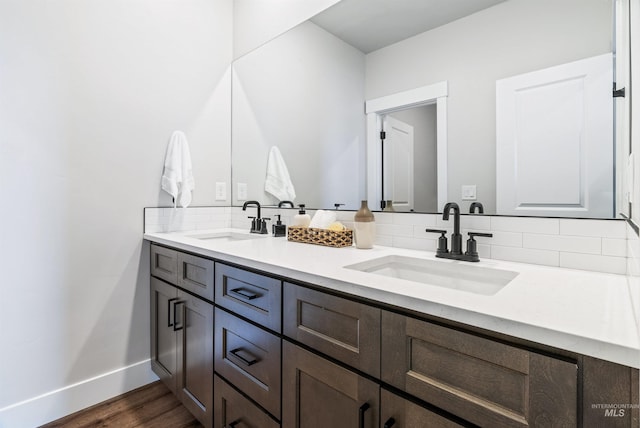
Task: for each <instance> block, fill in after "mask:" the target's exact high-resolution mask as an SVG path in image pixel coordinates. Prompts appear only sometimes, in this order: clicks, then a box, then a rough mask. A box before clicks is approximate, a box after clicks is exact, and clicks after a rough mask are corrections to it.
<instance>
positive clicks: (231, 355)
mask: <svg viewBox="0 0 640 428" xmlns="http://www.w3.org/2000/svg"><path fill="white" fill-rule="evenodd" d="M214 337H215V345H214V355H215V357H214V358H215V370H216V372H217V373H219V374H220V375H221V376H223V377H224V378H225V379H227V380H228V381H229V382H231V383H232V384H233V385H235V386H236V387H237V388H238V389H240V390H241V391H242V392H244V393H245V394H247V395H248V396H249V397H251V398H252V399H253V400H255V401H256V402H257V403H258V404H260V405H261V406H262V407H264V408H265V409H266V410H267V411H269V412H270V413H271V414H272V415H274V416H276V417H278V418H279V417H280V356H281V349H280V347H281V339H280V338H278V337H276V336H275V335H273V334H271V333H269V332H267V331H266V330H262V329H261V328H259V327H256V326H254V325H253V324H250V323H248V322H246V321H243V320H241V319H240V318H237V317H235V316H233V315H231V314H229V313H227V312H225V311H223V310H221V309H218V310H216V314H215V334H214Z"/></svg>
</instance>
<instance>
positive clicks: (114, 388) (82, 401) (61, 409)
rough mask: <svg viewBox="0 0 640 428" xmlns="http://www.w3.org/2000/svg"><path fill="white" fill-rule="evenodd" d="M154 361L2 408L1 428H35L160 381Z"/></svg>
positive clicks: (124, 368) (0, 414)
mask: <svg viewBox="0 0 640 428" xmlns="http://www.w3.org/2000/svg"><path fill="white" fill-rule="evenodd" d="M157 379H158V377H157V376H156V375H155V374H154V373H153V372H152V371H151V363H150V360H148V359H147V360H144V361H140V362H138V363H135V364H132V365H130V366H127V367H122V368H119V369H116V370H113V371H111V372H109V373H104V374H101V375H99V376H96V377H93V378H91V379H86V380H83V381H81V382H78V383H75V384H73V385H68V386H65V387H63V388H60V389H57V390H55V391H51V392H47V393H46V394H42V395H40V396H37V397H34V398H30V399H28V400H24V401H21V402H19V403H15V404H12V405H10V406H7V407H5V408H3V409H0V428H31V427H37V426H40V425H43V424H46V423H47V422H51V421H54V420H56V419H60V418H61V417H63V416H66V415H69V414H71V413H74V412H77V411H78V410H81V409H84V408H86V407H89V406H93V405H94V404H98V403H100V402H102V401H104V400H108V399H109V398H112V397H115V396H118V395H120V394H124V393H125V392H128V391H131V390H132V389H135V388H139V387H141V386H144V385H146V384H148V383H151V382H153V381H155V380H157Z"/></svg>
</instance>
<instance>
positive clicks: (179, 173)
mask: <svg viewBox="0 0 640 428" xmlns="http://www.w3.org/2000/svg"><path fill="white" fill-rule="evenodd" d="M194 188H195V182H194V180H193V169H192V167H191V154H190V153H189V143H188V142H187V137H186V136H185V135H184V133H183V132H181V131H174V132H173V134H172V135H171V140H170V141H169V146H168V147H167V153H166V155H165V158H164V171H163V173H162V190H164V191H165V192H167V193H168V194H170V195H171V196H173V207H174V208H175V207H176V204H177V203H180V206H181V207H183V208H186V207H188V206H189V204H190V203H191V192H192V191H193V189H194Z"/></svg>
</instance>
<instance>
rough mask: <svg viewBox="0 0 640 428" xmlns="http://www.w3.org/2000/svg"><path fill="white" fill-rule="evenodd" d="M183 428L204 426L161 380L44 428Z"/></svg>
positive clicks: (43, 427) (51, 423)
mask: <svg viewBox="0 0 640 428" xmlns="http://www.w3.org/2000/svg"><path fill="white" fill-rule="evenodd" d="M53 427H64V428H81V427H113V428H116V427H117V428H134V427H150V428H151V427H153V428H165V427H166V428H180V427H194V428H195V427H202V425H201V424H200V423H199V422H198V421H197V420H196V419H195V418H194V417H193V416H192V415H191V414H190V413H189V412H188V411H187V409H186V408H185V407H184V406H183V405H182V404H180V402H179V401H178V399H177V398H176V397H175V396H174V395H173V394H172V393H171V391H169V389H168V388H167V387H166V386H164V384H163V383H162V382H160V381H157V382H154V383H151V384H149V385H146V386H143V387H142V388H138V389H135V390H133V391H130V392H127V393H126V394H123V395H120V396H118V397H115V398H112V399H110V400H107V401H104V402H102V403H99V404H96V405H95V406H92V407H89V408H86V409H84V410H81V411H79V412H76V413H73V414H71V415H69V416H66V417H64V418H62V419H58V420H57V421H54V422H50V423H48V424H46V425H43V426H42V427H41V428H53Z"/></svg>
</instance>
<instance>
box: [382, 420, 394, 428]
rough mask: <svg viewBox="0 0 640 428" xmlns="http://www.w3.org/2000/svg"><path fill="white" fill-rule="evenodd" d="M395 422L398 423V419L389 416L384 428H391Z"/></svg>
mask: <svg viewBox="0 0 640 428" xmlns="http://www.w3.org/2000/svg"><path fill="white" fill-rule="evenodd" d="M395 424H396V420H395V419H393V418H389V419H387V422H385V423H384V427H383V428H391V427H392V426H394V425H395Z"/></svg>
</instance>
